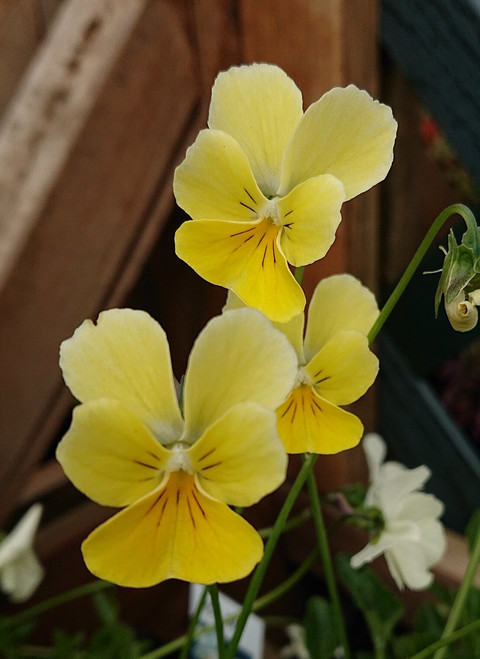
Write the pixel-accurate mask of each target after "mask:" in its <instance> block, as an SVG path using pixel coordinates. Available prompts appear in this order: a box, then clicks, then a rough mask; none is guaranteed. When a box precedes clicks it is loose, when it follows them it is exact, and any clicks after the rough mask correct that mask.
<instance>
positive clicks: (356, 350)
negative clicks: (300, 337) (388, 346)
mask: <svg viewBox="0 0 480 659" xmlns="http://www.w3.org/2000/svg"><path fill="white" fill-rule="evenodd" d="M305 371H306V372H307V374H308V375H309V377H310V379H311V381H312V385H313V387H314V388H315V391H316V392H317V393H318V395H319V396H321V397H322V398H326V399H327V400H329V401H330V402H331V403H334V404H335V405H349V404H350V403H353V402H354V401H356V400H358V399H359V398H360V396H363V394H364V393H365V392H366V391H367V389H368V388H369V387H370V386H371V385H372V384H373V382H374V381H375V378H376V376H377V373H378V359H377V357H376V356H375V355H374V354H373V352H371V350H370V349H369V347H368V339H367V337H366V336H365V334H362V333H361V332H357V331H356V330H344V331H343V332H337V333H336V334H335V335H334V336H333V338H331V339H330V341H328V343H326V344H325V346H324V347H323V348H322V349H321V350H320V352H319V353H318V354H317V355H316V356H315V357H314V358H313V359H312V360H311V361H310V362H309V363H308V364H307V365H306V366H305Z"/></svg>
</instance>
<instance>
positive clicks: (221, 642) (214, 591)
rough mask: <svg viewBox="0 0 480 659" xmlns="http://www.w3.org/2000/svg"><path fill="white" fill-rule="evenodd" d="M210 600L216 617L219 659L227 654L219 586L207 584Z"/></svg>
mask: <svg viewBox="0 0 480 659" xmlns="http://www.w3.org/2000/svg"><path fill="white" fill-rule="evenodd" d="M207 590H208V593H209V595H210V600H211V602H212V609H213V617H214V619H215V631H216V633H217V653H218V659H223V657H224V656H225V638H224V635H223V619H222V610H221V608H220V600H219V598H218V586H217V584H213V585H212V586H207Z"/></svg>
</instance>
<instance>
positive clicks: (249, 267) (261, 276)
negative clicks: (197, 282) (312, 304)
mask: <svg viewBox="0 0 480 659" xmlns="http://www.w3.org/2000/svg"><path fill="white" fill-rule="evenodd" d="M279 231H280V229H279V227H277V226H275V225H274V224H273V223H271V222H270V220H269V219H268V218H266V219H264V220H262V221H260V222H248V223H247V222H244V223H236V222H235V223H233V222H223V221H221V220H195V221H190V222H184V223H183V224H182V226H181V227H180V228H179V229H178V230H177V232H176V234H175V250H176V252H177V255H178V256H179V257H180V258H181V259H183V260H184V261H185V262H186V263H188V264H189V265H190V266H191V267H192V268H193V269H194V270H195V272H197V273H198V274H199V275H200V276H201V277H203V278H204V279H206V280H207V281H209V282H211V283H212V284H217V285H218V286H224V287H225V288H230V289H232V290H233V291H234V292H235V293H236V294H237V295H238V297H240V298H241V299H242V300H243V302H244V303H245V304H247V305H248V306H250V307H255V308H257V309H260V310H261V311H262V312H263V313H264V314H265V315H266V316H268V317H269V318H271V319H272V320H277V321H280V322H286V321H287V320H290V319H291V318H292V317H293V316H295V315H296V314H298V313H300V312H301V311H303V308H304V306H305V296H304V294H303V291H302V289H301V287H300V286H299V285H298V283H297V282H296V281H295V278H294V276H293V275H292V273H291V272H290V270H289V268H288V265H287V262H286V259H285V256H284V254H283V252H282V251H281V249H280V247H279Z"/></svg>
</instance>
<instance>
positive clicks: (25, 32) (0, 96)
mask: <svg viewBox="0 0 480 659" xmlns="http://www.w3.org/2000/svg"><path fill="white" fill-rule="evenodd" d="M37 28H38V26H37V21H36V12H35V0H4V1H3V2H1V3H0V116H1V114H2V113H3V111H4V109H5V107H6V105H7V103H8V102H9V100H10V97H11V95H12V93H13V91H14V90H15V88H16V87H17V85H18V83H19V80H20V78H21V76H22V74H23V72H24V70H25V68H26V67H27V64H28V63H29V61H30V58H31V57H32V55H33V54H34V52H35V50H36V48H37V45H38V43H39V41H40V37H39V33H38V29H37Z"/></svg>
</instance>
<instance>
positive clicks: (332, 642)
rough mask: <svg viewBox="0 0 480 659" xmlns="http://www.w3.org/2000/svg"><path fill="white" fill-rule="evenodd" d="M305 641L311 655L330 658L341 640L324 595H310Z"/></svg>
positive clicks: (319, 658)
mask: <svg viewBox="0 0 480 659" xmlns="http://www.w3.org/2000/svg"><path fill="white" fill-rule="evenodd" d="M304 627H305V643H306V645H307V648H308V651H309V653H310V656H311V657H315V659H330V658H331V657H332V655H333V653H334V652H335V648H336V647H338V645H339V642H338V640H337V637H336V634H335V622H334V615H333V611H332V608H331V606H330V603H329V602H327V600H326V599H324V598H323V597H310V599H309V600H308V601H307V607H306V611H305V619H304Z"/></svg>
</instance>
